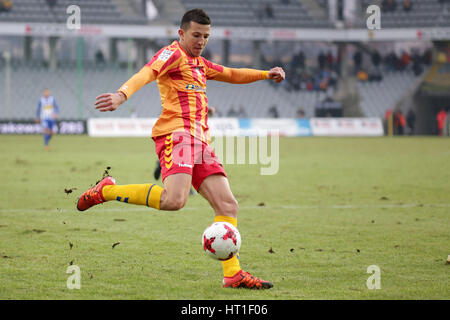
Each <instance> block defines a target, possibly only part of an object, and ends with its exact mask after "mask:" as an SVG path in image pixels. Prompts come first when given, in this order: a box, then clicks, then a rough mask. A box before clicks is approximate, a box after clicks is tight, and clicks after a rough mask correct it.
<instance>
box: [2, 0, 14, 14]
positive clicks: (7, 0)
mask: <svg viewBox="0 0 450 320" xmlns="http://www.w3.org/2000/svg"><path fill="white" fill-rule="evenodd" d="M12 6H13V3H12V1H11V0H0V12H9V11H11V9H12Z"/></svg>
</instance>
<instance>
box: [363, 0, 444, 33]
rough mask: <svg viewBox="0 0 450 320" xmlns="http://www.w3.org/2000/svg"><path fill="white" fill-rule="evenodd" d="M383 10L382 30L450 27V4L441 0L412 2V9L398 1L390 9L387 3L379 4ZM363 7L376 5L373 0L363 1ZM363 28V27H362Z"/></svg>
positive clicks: (416, 0)
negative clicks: (405, 7) (404, 6)
mask: <svg viewBox="0 0 450 320" xmlns="http://www.w3.org/2000/svg"><path fill="white" fill-rule="evenodd" d="M377 3H378V4H379V5H380V6H381V9H382V17H383V19H382V28H418V27H437V26H440V27H442V26H450V2H449V1H441V0H411V9H410V10H405V9H404V8H403V4H404V0H396V1H394V2H393V3H395V4H396V5H395V6H394V7H393V8H392V9H389V7H388V5H387V3H388V2H387V1H385V0H383V1H382V0H379V1H378V2H377ZM361 4H362V7H363V8H367V7H368V6H369V5H371V4H374V1H373V0H362V1H361ZM362 26H363V25H362Z"/></svg>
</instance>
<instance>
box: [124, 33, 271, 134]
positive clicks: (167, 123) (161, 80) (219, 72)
mask: <svg viewBox="0 0 450 320" xmlns="http://www.w3.org/2000/svg"><path fill="white" fill-rule="evenodd" d="M267 78H268V71H262V70H254V69H246V68H240V69H236V68H227V67H224V66H221V65H218V64H215V63H212V62H211V61H208V60H206V59H205V58H203V57H191V56H189V54H187V53H186V52H185V51H184V50H183V48H182V47H181V46H180V44H179V43H178V41H174V42H173V43H172V44H171V45H169V46H167V47H164V48H162V49H161V50H160V51H158V52H157V53H156V54H155V55H154V56H153V58H152V59H151V60H150V62H149V63H147V64H146V65H145V66H144V67H143V68H142V69H141V70H140V71H139V72H138V73H136V74H135V75H134V76H133V77H131V78H130V79H129V80H128V81H127V82H125V83H124V84H123V85H122V86H121V87H120V89H119V90H118V91H120V92H122V93H124V94H125V95H126V97H127V98H130V96H131V95H132V94H133V93H135V92H136V91H138V90H139V89H140V88H142V87H143V86H144V85H145V84H147V83H149V82H151V81H153V80H156V82H157V84H158V89H159V93H160V97H161V103H162V112H161V115H160V116H159V119H158V121H156V123H155V125H154V127H153V132H152V137H158V136H162V135H166V134H170V133H172V132H175V131H186V132H189V133H190V134H191V135H192V136H194V137H196V138H199V139H201V140H202V141H204V142H207V143H209V140H210V137H209V127H208V99H207V97H206V80H217V81H224V82H229V83H238V84H239V83H250V82H254V81H257V80H263V79H267Z"/></svg>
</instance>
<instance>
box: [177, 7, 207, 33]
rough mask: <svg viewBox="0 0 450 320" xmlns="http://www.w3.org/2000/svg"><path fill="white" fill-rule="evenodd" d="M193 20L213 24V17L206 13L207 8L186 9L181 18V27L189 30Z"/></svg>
mask: <svg viewBox="0 0 450 320" xmlns="http://www.w3.org/2000/svg"><path fill="white" fill-rule="evenodd" d="M191 21H194V22H197V23H199V24H204V25H208V24H211V19H210V18H209V16H208V15H207V14H206V12H205V10H203V9H199V8H197V9H192V10H189V11H186V13H185V14H184V15H183V18H182V19H181V24H180V28H181V29H183V30H187V29H188V28H189V26H190V24H191Z"/></svg>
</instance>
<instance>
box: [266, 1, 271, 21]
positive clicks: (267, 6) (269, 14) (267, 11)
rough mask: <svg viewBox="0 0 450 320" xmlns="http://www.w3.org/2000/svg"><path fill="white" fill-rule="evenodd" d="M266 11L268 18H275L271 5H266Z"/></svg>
mask: <svg viewBox="0 0 450 320" xmlns="http://www.w3.org/2000/svg"><path fill="white" fill-rule="evenodd" d="M265 11H266V16H267V17H268V18H273V9H272V6H271V5H270V4H269V3H268V4H267V5H266V8H265Z"/></svg>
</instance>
